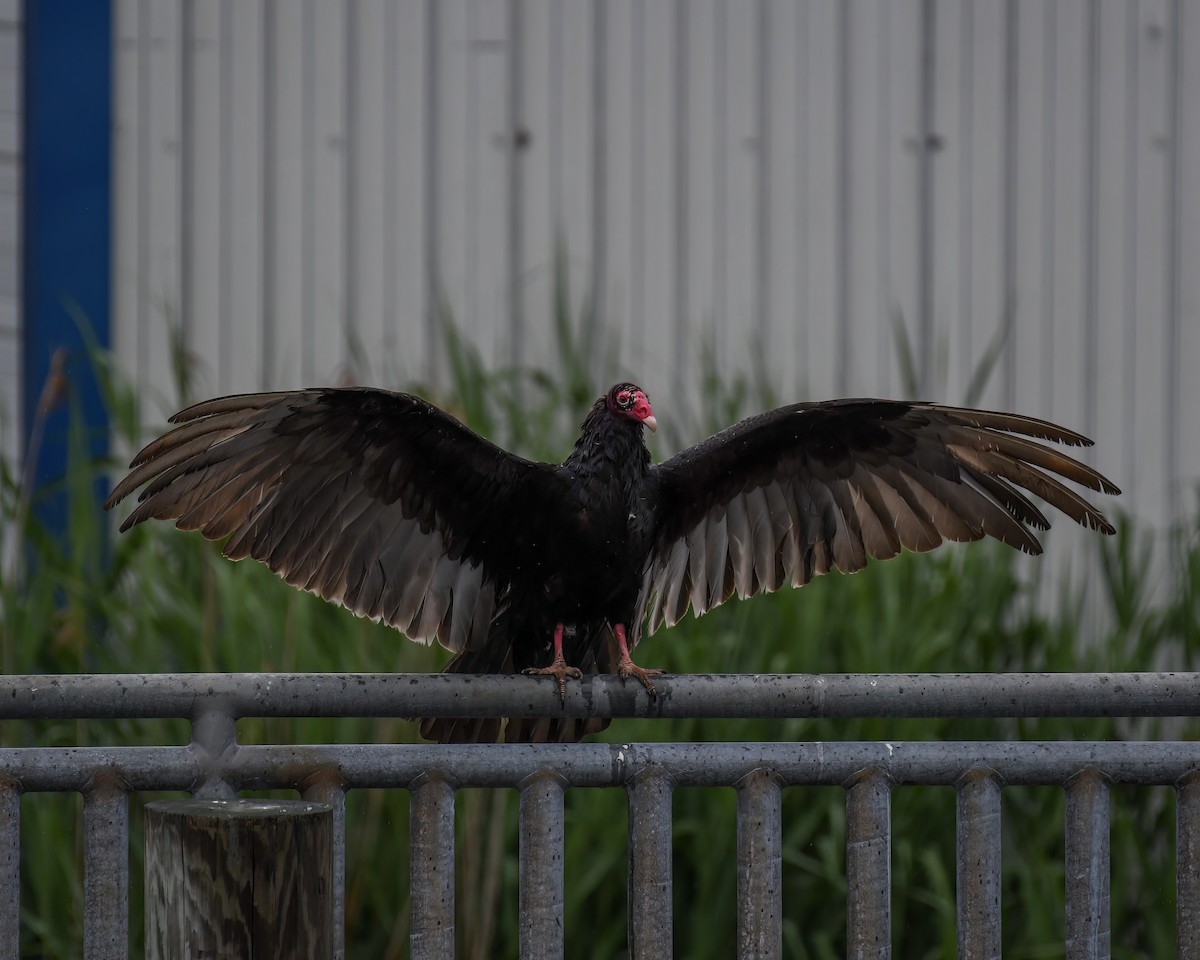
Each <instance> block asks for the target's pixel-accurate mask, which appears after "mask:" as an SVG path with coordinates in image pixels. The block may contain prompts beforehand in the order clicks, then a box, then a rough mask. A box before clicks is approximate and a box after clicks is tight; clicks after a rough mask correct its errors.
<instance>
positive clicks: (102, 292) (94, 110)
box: [21, 0, 112, 535]
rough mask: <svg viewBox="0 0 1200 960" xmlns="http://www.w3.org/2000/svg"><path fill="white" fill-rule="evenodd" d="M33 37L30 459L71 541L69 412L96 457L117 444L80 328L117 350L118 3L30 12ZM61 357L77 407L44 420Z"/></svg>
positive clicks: (28, 118) (55, 521)
mask: <svg viewBox="0 0 1200 960" xmlns="http://www.w3.org/2000/svg"><path fill="white" fill-rule="evenodd" d="M24 36H25V56H24V78H25V88H24V90H25V103H24V126H25V143H24V160H25V165H24V203H25V207H24V212H25V216H24V223H23V225H22V230H23V237H22V240H23V250H24V258H25V260H24V291H23V293H24V317H23V332H24V356H23V365H22V374H23V383H22V388H21V389H22V421H23V428H24V436H25V452H26V456H27V457H29V456H30V455H34V456H36V462H35V464H34V466H35V471H34V474H33V478H34V482H35V490H37V491H38V492H39V494H38V496H37V497H36V499H35V513H36V516H37V517H38V518H39V519H40V520H41V521H42V522H43V523H44V524H45V525H46V526H47V528H48V529H49V530H50V531H51V532H53V533H56V534H58V535H64V534H66V532H67V498H66V496H65V494H64V493H63V492H62V490H61V489H58V490H55V488H56V487H58V486H59V484H60V483H61V481H62V480H63V478H64V477H65V474H66V470H67V462H68V461H67V449H68V443H67V438H68V430H67V428H68V414H67V410H68V407H69V406H77V408H78V409H79V410H80V411H81V412H82V414H83V421H84V423H85V424H86V427H87V442H88V449H89V451H90V453H91V454H92V455H93V456H95V457H100V456H103V455H104V454H105V452H106V450H107V447H108V421H107V416H106V411H105V409H104V404H103V403H102V401H101V396H100V391H99V389H98V386H97V383H96V379H95V377H94V374H93V370H92V365H91V361H90V359H89V356H88V352H87V347H86V337H85V334H84V333H83V332H82V331H81V329H80V325H79V320H80V318H83V319H84V320H85V321H86V324H87V325H88V326H90V328H91V332H92V335H93V336H94V337H95V340H96V341H97V342H98V343H99V345H100V346H105V347H106V346H107V345H108V343H109V275H110V270H109V257H110V253H109V246H110V234H111V230H110V223H111V209H110V208H111V199H110V193H111V188H110V184H111V178H110V169H111V161H110V155H111V129H110V128H111V117H112V110H111V92H112V50H111V45H112V9H111V4H110V2H109V0H38V2H37V3H27V4H25V34H24ZM59 350H62V351H64V356H65V360H66V363H65V368H64V372H65V375H66V380H67V384H68V387H69V395H70V404H68V403H65V402H63V403H59V404H57V406H56V407H55V408H54V409H53V410H52V411H51V412H50V413H49V414H45V413H42V412H40V411H39V399H40V397H41V396H42V393H43V388H44V386H45V384H46V382H47V377H48V376H49V374H50V371H51V364H52V358H53V356H54V355H55V353H56V352H57V351H59ZM39 420H41V421H44V422H41V423H39ZM35 447H36V449H35ZM48 490H49V491H52V492H49V493H47V491H48Z"/></svg>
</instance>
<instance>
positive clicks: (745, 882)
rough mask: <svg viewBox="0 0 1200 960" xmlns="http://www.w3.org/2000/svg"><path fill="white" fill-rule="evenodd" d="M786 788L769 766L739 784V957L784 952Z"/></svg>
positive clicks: (750, 959)
mask: <svg viewBox="0 0 1200 960" xmlns="http://www.w3.org/2000/svg"><path fill="white" fill-rule="evenodd" d="M782 800H783V791H782V790H781V789H780V786H779V781H778V780H777V779H776V777H775V775H774V774H772V773H771V772H770V771H769V770H755V771H753V772H752V773H749V774H747V775H746V776H745V777H743V778H742V779H741V780H740V781H739V782H738V784H737V917H738V924H737V926H738V929H737V956H738V957H739V958H741V960H767V958H770V957H782V956H783V851H782V833H783V811H782Z"/></svg>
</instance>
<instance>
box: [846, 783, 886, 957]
mask: <svg viewBox="0 0 1200 960" xmlns="http://www.w3.org/2000/svg"><path fill="white" fill-rule="evenodd" d="M846 948H847V954H848V956H849V957H850V958H851V960H867V958H877V960H883V958H887V957H891V955H892V783H891V780H890V779H889V778H888V776H887V775H886V774H884V773H882V772H881V771H879V770H875V769H870V770H866V771H863V772H862V773H860V774H858V775H857V776H856V777H855V778H854V779H853V780H851V781H850V783H849V784H848V785H847V787H846Z"/></svg>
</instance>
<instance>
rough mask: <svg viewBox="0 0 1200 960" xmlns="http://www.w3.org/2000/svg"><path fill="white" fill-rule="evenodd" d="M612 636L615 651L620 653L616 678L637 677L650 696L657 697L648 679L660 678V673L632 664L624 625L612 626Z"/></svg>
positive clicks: (651, 668)
mask: <svg viewBox="0 0 1200 960" xmlns="http://www.w3.org/2000/svg"><path fill="white" fill-rule="evenodd" d="M613 634H614V635H615V636H616V638H617V649H618V650H619V651H620V653H621V659H620V660H618V661H617V676H618V677H620V678H621V679H622V680H625V679H627V678H628V677H637V678H638V680H639V681H641V684H642V686H643V687H645V688H646V692H647V693H648V694H650V696H652V697H653V696H657V693H656V691H655V689H654V683H653V682H652V681H651V680H650V678H651V677H659V676H662V671H661V670H657V669H655V668H653V667H639V666H638V665H637V664H636V663H634V662H633V657H631V656H630V655H629V642H628V638H627V637H626V635H625V624H623V623H618V624H614V625H613Z"/></svg>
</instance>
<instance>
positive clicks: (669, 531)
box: [639, 400, 1119, 632]
mask: <svg viewBox="0 0 1200 960" xmlns="http://www.w3.org/2000/svg"><path fill="white" fill-rule="evenodd" d="M1028 437H1038V438H1040V439H1045V440H1051V441H1055V442H1058V443H1065V444H1068V445H1075V446H1078V445H1090V444H1091V441H1090V440H1088V439H1087V438H1085V437H1082V436H1080V435H1079V434H1077V433H1074V432H1072V431H1070V430H1066V429H1064V428H1062V427H1058V426H1056V425H1054V424H1051V423H1047V422H1045V421H1043V420H1036V419H1033V418H1031V417H1023V416H1018V415H1015V414H1005V413H992V412H987V411H981V410H967V409H962V408H956V407H943V406H936V405H933V404H923V403H909V402H903V401H892V400H835V401H829V402H825V403H799V404H793V405H792V406H787V407H781V408H780V409H778V410H772V411H770V412H769V413H764V414H761V415H759V416H756V417H751V418H750V419H748V420H743V421H742V422H741V423H738V424H736V425H734V426H732V427H730V428H729V429H728V430H725V431H723V432H721V433H719V434H717V435H716V436H714V437H712V438H710V439H708V440H706V441H704V442H703V443H700V444H697V445H696V446H694V447H691V448H689V449H687V450H684V451H682V452H681V453H679V454H678V455H676V456H675V457H672V458H671V459H670V460H667V461H665V462H663V463H661V464H659V465H658V466H657V467H654V468H653V477H652V479H653V483H652V486H651V489H652V491H653V497H654V499H655V510H656V518H657V520H656V532H655V538H654V545H653V547H652V550H651V553H650V556H649V559H648V560H647V563H646V567H645V570H644V575H643V584H642V590H641V596H640V598H639V614H641V615H644V614H646V613H648V614H649V625H648V630H649V632H653V631H654V630H655V629H656V628H657V627H658V626H660V625H662V624H667V625H670V624H673V623H675V622H676V621H677V620H679V619H680V618H681V617H682V616H683V615H684V613H686V611H687V608H688V607H689V606H691V607H692V608H693V610H694V611H695V613H696V615H697V616H699V615H700V614H702V613H704V612H706V611H707V610H709V609H710V608H712V607H714V606H716V605H717V604H719V603H721V602H723V601H724V600H726V599H728V598H729V597H730V596H732V595H733V594H734V593H736V594H737V595H738V596H740V597H746V596H749V595H750V594H754V593H759V592H768V591H772V590H777V589H779V588H780V587H783V586H787V585H793V586H800V585H802V584H805V583H807V582H808V581H809V580H810V579H811V578H812V577H814V576H816V575H818V574H821V573H825V572H827V571H829V570H841V571H844V572H849V571H854V570H858V569H860V568H862V567H863V566H864V565H865V564H866V562H867V559H868V557H876V558H879V559H884V558H887V557H892V556H895V555H896V554H897V553H898V552H899V551H900V550H901V548H906V549H909V550H914V551H922V550H930V549H932V548H934V547H936V546H937V545H938V544H940V543H941V542H942V541H943V540H979V539H981V538H983V537H985V536H990V537H995V538H996V539H998V540H1002V541H1003V542H1004V543H1007V544H1010V545H1011V546H1014V547H1018V548H1019V549H1021V550H1024V551H1025V552H1027V553H1035V554H1036V553H1040V552H1041V544H1040V543H1039V542H1038V540H1037V538H1036V537H1035V536H1034V535H1033V533H1032V532H1031V530H1030V528H1031V527H1032V528H1034V529H1039V530H1045V529H1047V528H1048V527H1049V522H1048V521H1047V520H1046V517H1045V516H1044V515H1043V514H1042V512H1041V510H1039V509H1038V507H1037V506H1035V505H1034V503H1033V502H1032V501H1031V500H1030V499H1029V498H1028V497H1026V496H1025V494H1024V493H1023V492H1022V491H1021V488H1024V490H1027V491H1030V492H1032V493H1034V494H1036V495H1037V496H1038V497H1040V498H1041V499H1043V500H1045V501H1046V502H1047V503H1049V504H1051V505H1052V506H1055V507H1057V508H1058V509H1060V510H1062V511H1063V512H1065V513H1066V514H1067V515H1068V516H1070V517H1071V518H1072V519H1074V520H1076V521H1078V522H1079V523H1081V524H1084V525H1085V526H1088V527H1092V528H1094V529H1098V530H1101V531H1103V532H1105V533H1112V532H1113V527H1112V525H1111V524H1110V523H1109V522H1108V520H1107V519H1106V518H1105V517H1104V515H1103V514H1102V513H1101V512H1100V511H1099V510H1097V509H1096V508H1095V507H1094V506H1092V505H1091V504H1090V503H1088V502H1087V501H1086V500H1084V499H1083V498H1082V497H1080V496H1079V495H1078V494H1076V493H1075V492H1074V491H1072V490H1071V489H1069V488H1068V487H1067V486H1065V485H1064V484H1063V483H1062V482H1061V481H1060V480H1059V479H1058V477H1064V478H1066V479H1069V480H1072V481H1074V482H1076V483H1079V484H1082V485H1083V486H1085V487H1089V488H1091V489H1093V490H1100V491H1103V492H1105V493H1118V492H1119V491H1118V490H1117V488H1116V487H1115V486H1114V485H1113V484H1112V483H1111V482H1110V481H1108V480H1107V479H1106V478H1105V477H1103V476H1101V475H1100V474H1099V473H1098V472H1096V471H1095V470H1093V469H1092V468H1091V467H1089V466H1087V465H1086V464H1083V463H1080V462H1078V461H1077V460H1074V459H1072V458H1071V457H1068V456H1066V455H1065V454H1063V453H1061V452H1059V451H1057V450H1055V449H1053V448H1051V447H1048V446H1046V445H1044V444H1041V443H1037V442H1034V441H1033V440H1030V439H1028ZM640 620H641V618H640V617H639V623H640Z"/></svg>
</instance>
